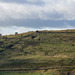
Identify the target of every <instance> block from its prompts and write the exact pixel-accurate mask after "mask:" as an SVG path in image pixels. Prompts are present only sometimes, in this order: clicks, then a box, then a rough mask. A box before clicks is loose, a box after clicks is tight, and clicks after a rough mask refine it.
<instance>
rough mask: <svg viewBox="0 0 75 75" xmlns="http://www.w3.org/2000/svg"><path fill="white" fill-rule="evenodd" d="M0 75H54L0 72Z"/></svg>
mask: <svg viewBox="0 0 75 75" xmlns="http://www.w3.org/2000/svg"><path fill="white" fill-rule="evenodd" d="M0 75H54V74H53V73H51V74H47V73H35V72H34V73H25V72H0Z"/></svg>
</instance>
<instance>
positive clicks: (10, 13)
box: [0, 0, 75, 35]
mask: <svg viewBox="0 0 75 75" xmlns="http://www.w3.org/2000/svg"><path fill="white" fill-rule="evenodd" d="M62 29H75V0H0V33H1V34H3V35H9V34H14V33H15V32H18V33H23V32H28V31H35V30H62Z"/></svg>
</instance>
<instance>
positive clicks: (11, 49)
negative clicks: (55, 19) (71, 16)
mask: <svg viewBox="0 0 75 75" xmlns="http://www.w3.org/2000/svg"><path fill="white" fill-rule="evenodd" d="M53 66H54V67H55V66H75V30H61V31H35V32H27V33H22V34H17V35H7V36H0V68H46V67H53Z"/></svg>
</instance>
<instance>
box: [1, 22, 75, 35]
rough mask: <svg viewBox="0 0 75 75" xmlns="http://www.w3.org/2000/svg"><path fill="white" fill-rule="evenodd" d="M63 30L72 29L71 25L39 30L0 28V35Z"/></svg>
mask: <svg viewBox="0 0 75 75" xmlns="http://www.w3.org/2000/svg"><path fill="white" fill-rule="evenodd" d="M64 29H74V28H73V27H72V26H71V25H69V24H68V23H66V22H65V23H64V27H63V28H57V27H41V28H39V29H37V28H31V27H29V28H28V27H24V26H20V27H18V26H10V27H1V26H0V34H2V35H10V34H15V32H18V33H25V32H28V31H36V30H64Z"/></svg>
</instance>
